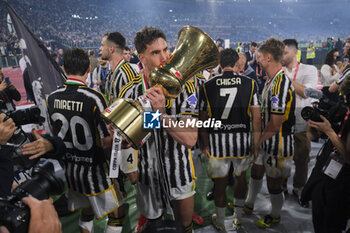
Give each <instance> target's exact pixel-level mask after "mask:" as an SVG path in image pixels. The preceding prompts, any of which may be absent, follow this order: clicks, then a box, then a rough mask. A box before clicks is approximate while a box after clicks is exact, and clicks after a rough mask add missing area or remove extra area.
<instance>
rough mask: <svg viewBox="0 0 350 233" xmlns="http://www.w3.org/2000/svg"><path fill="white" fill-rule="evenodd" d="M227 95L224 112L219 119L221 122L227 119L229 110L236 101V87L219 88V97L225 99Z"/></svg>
mask: <svg viewBox="0 0 350 233" xmlns="http://www.w3.org/2000/svg"><path fill="white" fill-rule="evenodd" d="M227 95H228V99H227V101H226V105H225V108H224V111H223V113H222V115H221V119H223V120H226V119H227V118H228V116H229V115H230V112H231V108H232V106H233V103H234V102H235V99H236V95H237V87H232V88H220V96H221V97H225V96H227Z"/></svg>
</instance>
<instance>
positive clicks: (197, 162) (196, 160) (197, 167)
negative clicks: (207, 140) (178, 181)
mask: <svg viewBox="0 0 350 233" xmlns="http://www.w3.org/2000/svg"><path fill="white" fill-rule="evenodd" d="M191 153H192V160H193V166H194V171H195V173H196V176H197V177H198V176H199V175H200V174H202V173H203V166H202V160H201V156H202V153H201V151H200V150H199V149H195V150H191Z"/></svg>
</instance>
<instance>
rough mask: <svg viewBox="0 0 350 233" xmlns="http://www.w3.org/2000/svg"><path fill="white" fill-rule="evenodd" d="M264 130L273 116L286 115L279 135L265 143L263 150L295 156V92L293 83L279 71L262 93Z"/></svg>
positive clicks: (280, 154) (275, 154) (267, 82)
mask: <svg viewBox="0 0 350 233" xmlns="http://www.w3.org/2000/svg"><path fill="white" fill-rule="evenodd" d="M262 109H263V111H262V114H263V124H262V125H263V128H265V127H266V126H267V124H268V123H269V121H270V118H271V115H272V114H277V115H284V118H283V123H282V126H281V128H280V130H279V132H278V133H276V134H275V135H274V136H272V137H271V138H270V139H268V140H266V141H264V142H263V149H264V150H265V151H266V152H267V153H269V154H272V155H274V156H279V157H290V156H293V155H294V125H295V113H294V112H295V92H294V88H293V86H292V82H291V81H290V80H289V79H288V78H287V77H286V76H285V73H284V71H283V70H281V71H279V72H278V73H277V74H276V75H275V77H274V78H273V79H271V80H270V81H266V83H265V87H264V89H263V92H262Z"/></svg>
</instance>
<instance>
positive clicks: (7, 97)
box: [0, 68, 21, 112]
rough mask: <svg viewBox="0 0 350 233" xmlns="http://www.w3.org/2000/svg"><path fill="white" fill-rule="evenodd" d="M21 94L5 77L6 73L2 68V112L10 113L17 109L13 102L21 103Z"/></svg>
mask: <svg viewBox="0 0 350 233" xmlns="http://www.w3.org/2000/svg"><path fill="white" fill-rule="evenodd" d="M20 99H21V94H20V93H19V92H18V91H17V89H16V88H15V86H13V85H12V83H11V82H10V79H9V78H8V77H6V78H5V77H4V73H3V72H2V69H1V68H0V111H3V112H8V111H13V110H15V109H16V105H15V104H14V103H13V100H16V101H19V100H20Z"/></svg>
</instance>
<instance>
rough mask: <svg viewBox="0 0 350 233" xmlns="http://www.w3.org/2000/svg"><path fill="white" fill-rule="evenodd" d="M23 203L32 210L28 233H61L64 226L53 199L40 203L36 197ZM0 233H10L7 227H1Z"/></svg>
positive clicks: (26, 199)
mask: <svg viewBox="0 0 350 233" xmlns="http://www.w3.org/2000/svg"><path fill="white" fill-rule="evenodd" d="M22 201H23V203H24V204H26V205H28V206H29V208H30V216H31V217H30V222H29V230H28V233H47V232H50V233H61V232H62V225H61V222H60V220H59V219H58V215H57V212H56V211H55V208H54V206H53V201H52V199H51V198H50V199H48V200H43V201H39V200H38V199H36V198H34V197H25V198H23V199H22ZM0 233H9V231H8V230H7V228H6V227H4V226H0Z"/></svg>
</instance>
